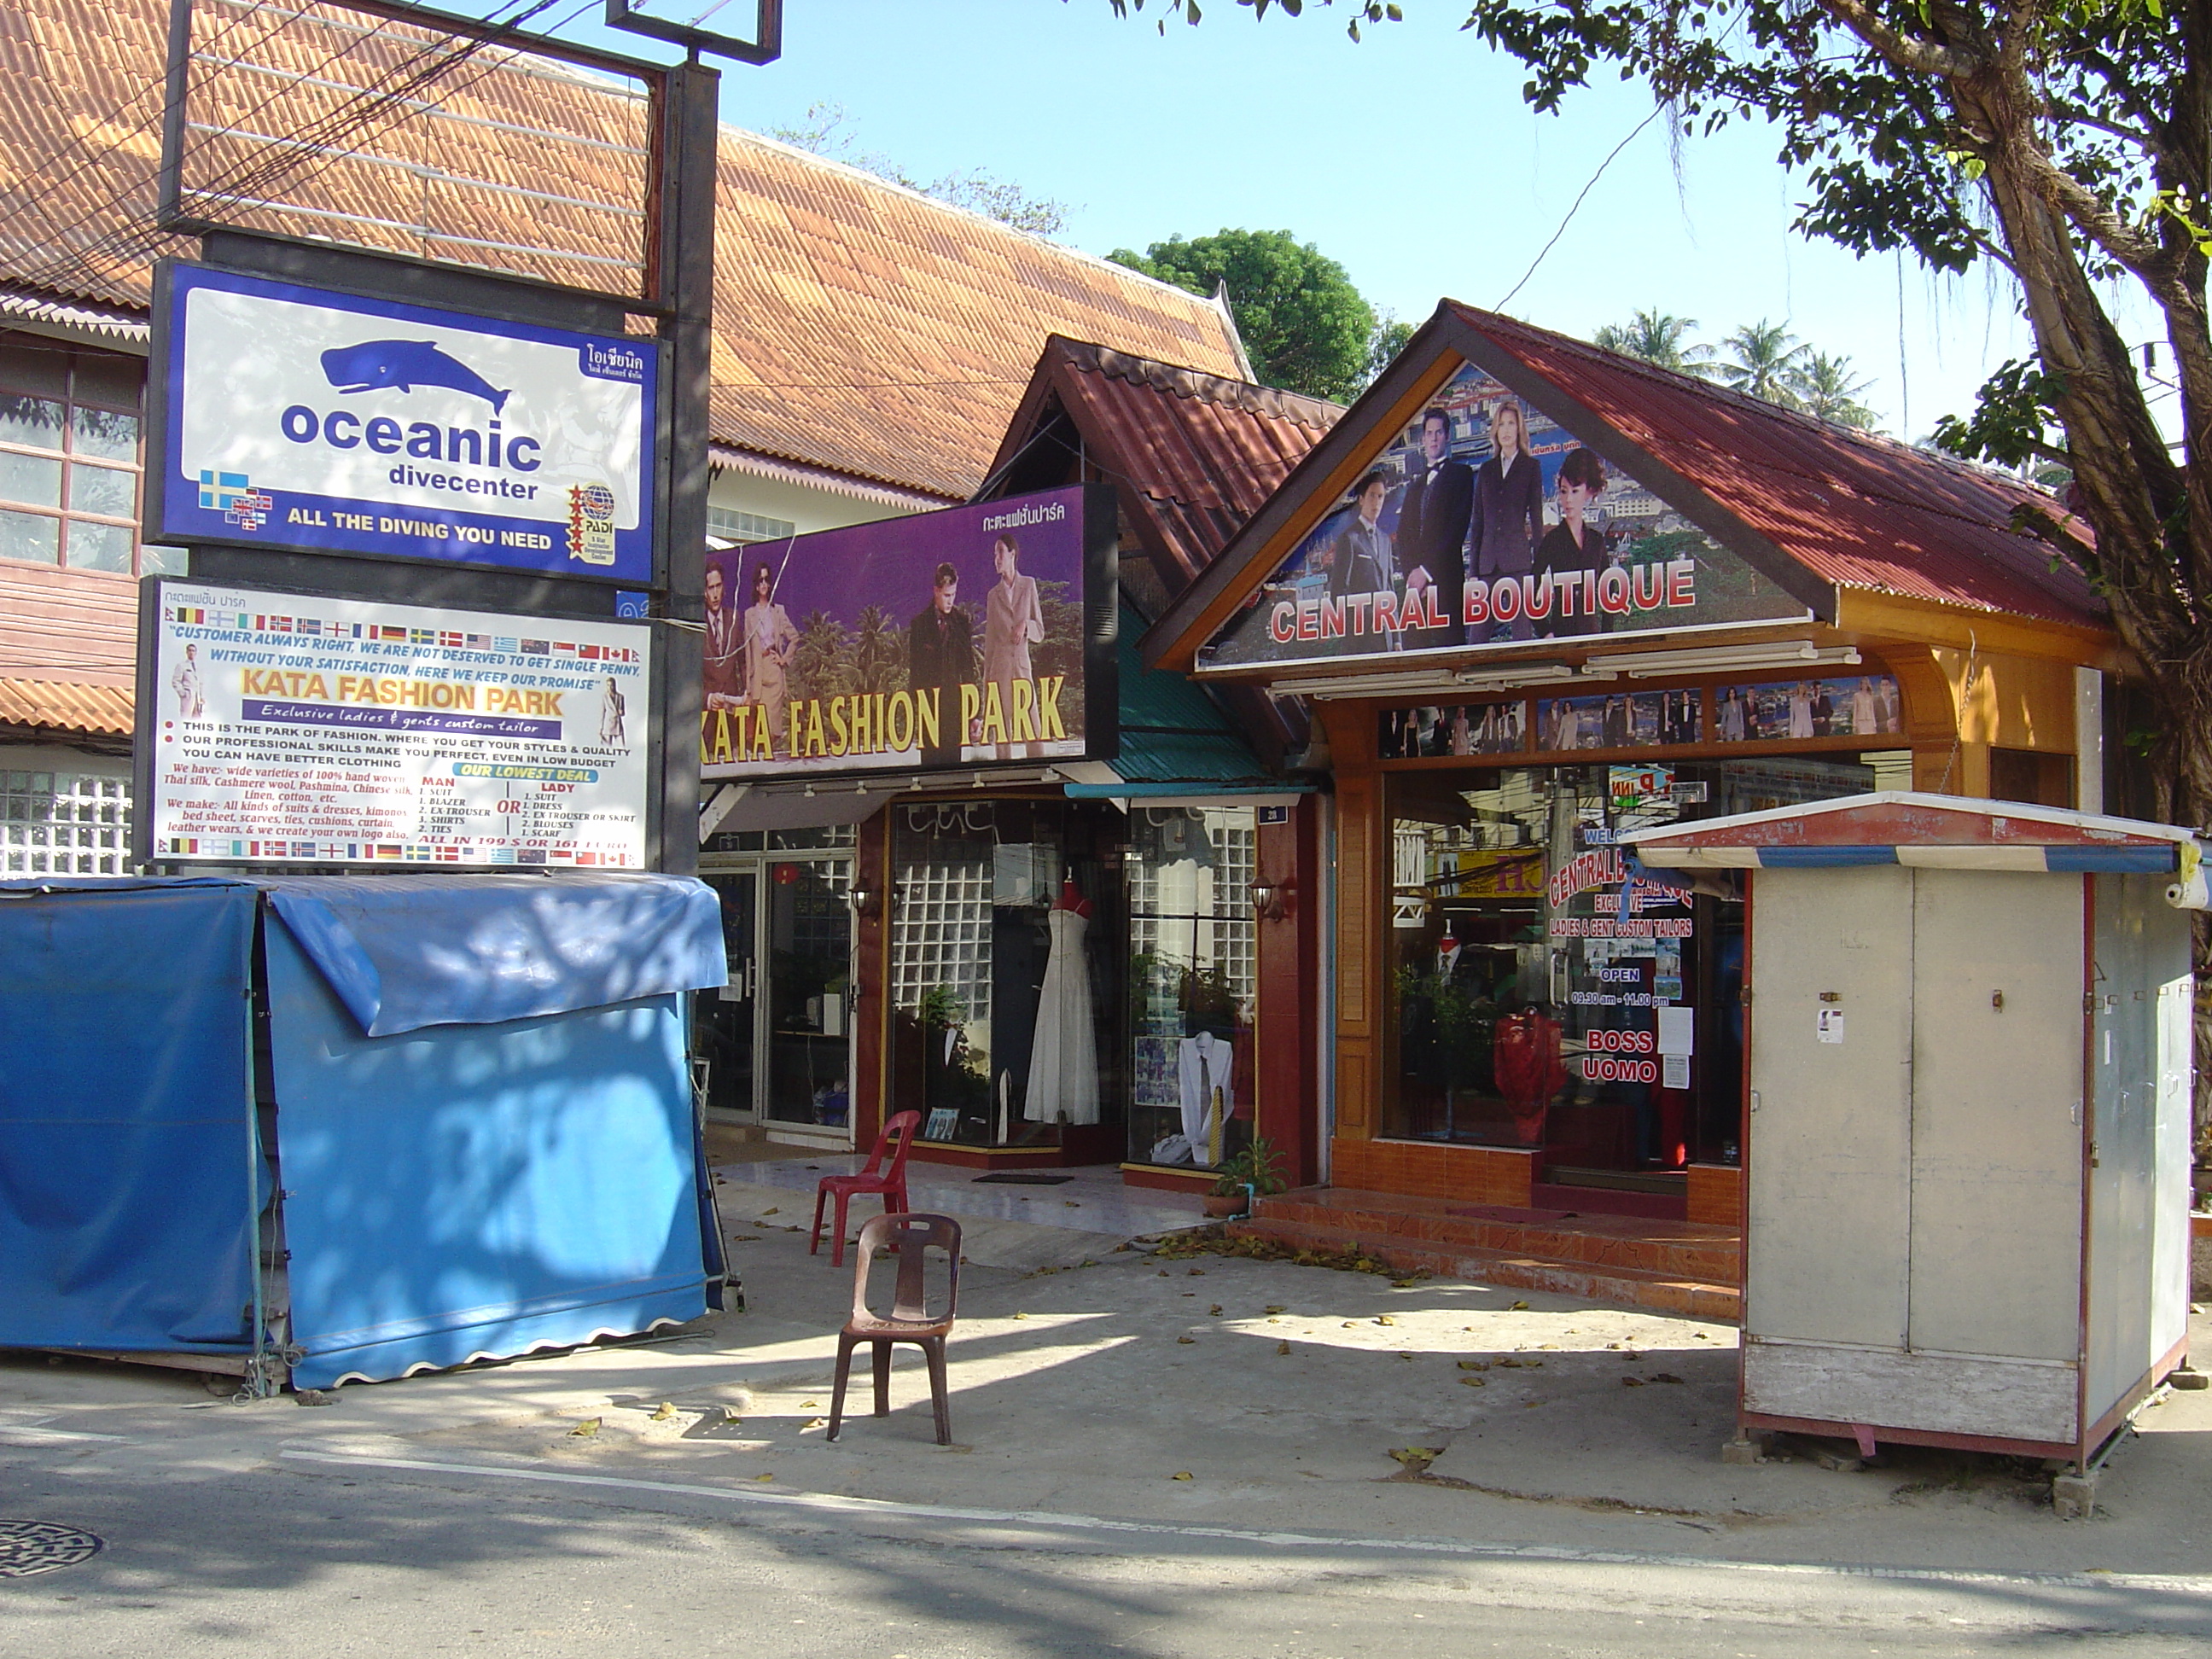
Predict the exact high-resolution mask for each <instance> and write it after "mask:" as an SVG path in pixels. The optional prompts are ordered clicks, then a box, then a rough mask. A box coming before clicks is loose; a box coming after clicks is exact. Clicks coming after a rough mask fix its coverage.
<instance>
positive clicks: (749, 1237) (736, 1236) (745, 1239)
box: [730, 1233, 761, 1244]
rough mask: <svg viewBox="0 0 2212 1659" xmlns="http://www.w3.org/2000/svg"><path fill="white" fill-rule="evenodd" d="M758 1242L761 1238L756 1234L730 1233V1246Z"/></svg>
mask: <svg viewBox="0 0 2212 1659" xmlns="http://www.w3.org/2000/svg"><path fill="white" fill-rule="evenodd" d="M760 1242H761V1236H760V1235H759V1234H758V1233H732V1234H731V1235H730V1243H732V1244H757V1243H760Z"/></svg>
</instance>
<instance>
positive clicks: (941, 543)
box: [699, 484, 1118, 779]
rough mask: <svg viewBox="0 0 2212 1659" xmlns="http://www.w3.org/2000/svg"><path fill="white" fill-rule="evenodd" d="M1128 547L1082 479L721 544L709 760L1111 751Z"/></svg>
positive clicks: (714, 582)
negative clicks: (773, 538)
mask: <svg viewBox="0 0 2212 1659" xmlns="http://www.w3.org/2000/svg"><path fill="white" fill-rule="evenodd" d="M1116 574H1117V573H1116V568H1115V504H1114V495H1113V491H1112V489H1110V488H1109V487H1107V486H1105V485H1102V484H1077V485H1072V486H1070V487H1069V488H1067V489H1053V490H1046V491H1043V492H1042V493H1040V494H1038V495H1020V496H1014V497H1011V498H1008V499H1006V500H1003V501H982V502H978V503H976V504H975V505H974V506H970V507H948V508H946V509H945V511H943V512H940V513H916V514H915V515H914V516H912V517H910V518H903V519H885V520H879V521H878V522H876V523H874V524H864V525H853V526H848V527H847V528H845V529H842V530H824V531H819V532H816V533H814V534H812V535H808V536H795V537H793V538H789V539H787V540H785V541H781V542H757V543H754V544H750V545H749V546H745V547H738V548H731V549H727V550H710V551H709V552H708V555H707V575H706V594H705V597H706V615H707V639H706V669H705V685H704V690H705V696H704V699H703V702H702V709H701V714H700V728H699V770H700V775H701V776H702V777H705V778H708V779H733V778H748V779H749V778H771V777H780V776H810V777H811V776H817V775H829V776H837V775H847V776H849V775H854V774H858V773H871V772H898V771H915V770H921V769H930V768H950V767H956V766H957V767H960V768H963V769H966V768H970V767H982V766H997V765H1021V764H1030V765H1034V764H1035V763H1037V762H1040V761H1053V760H1110V759H1111V758H1113V757H1114V756H1115V753H1116V752H1117V751H1118V738H1117V726H1116V721H1115V715H1116V712H1117V708H1118V687H1117V683H1116V672H1115V626H1116V617H1115V580H1116Z"/></svg>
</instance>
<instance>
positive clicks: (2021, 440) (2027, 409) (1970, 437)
mask: <svg viewBox="0 0 2212 1659" xmlns="http://www.w3.org/2000/svg"><path fill="white" fill-rule="evenodd" d="M2065 389H2066V383H2065V382H2064V381H2063V380H2061V379H2060V378H2059V377H2058V376H2057V375H2055V374H2045V372H2044V371H2043V369H2042V368H2039V366H2038V365H2036V364H2034V363H2030V362H2021V360H2020V359H2018V358H2015V359H2014V360H2013V361H2012V362H2008V363H2007V364H2005V365H2004V367H2002V368H2000V369H1998V370H1997V371H1996V373H1995V374H1992V375H1990V378H1989V379H1988V380H1984V382H1983V383H1982V389H1981V392H1980V395H1979V396H1978V398H1976V399H1975V401H1974V412H1973V414H1972V415H1971V416H1968V417H1967V418H1966V419H1965V420H1963V421H1962V420H1960V418H1959V417H1958V416H1955V415H1946V416H1944V417H1943V418H1942V420H1940V421H1938V422H1936V447H1937V448H1938V449H1943V450H1948V451H1949V452H1950V453H1952V454H1954V455H1957V456H1960V457H1962V458H1964V459H1967V460H1992V461H1996V463H1998V464H1999V465H2002V466H2014V467H2017V466H2025V465H2027V464H2028V463H2029V462H2030V461H2031V460H2033V459H2037V458H2039V457H2041V458H2045V459H2063V451H2062V450H2060V449H2058V448H2057V447H2055V446H2054V445H2053V444H2052V443H2051V432H2052V431H2053V429H2054V428H2056V427H2057V424H2058V412H2057V403H2058V398H2059V394H2060V393H2062V392H2064V391H2065Z"/></svg>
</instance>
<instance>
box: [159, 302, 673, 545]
mask: <svg viewBox="0 0 2212 1659" xmlns="http://www.w3.org/2000/svg"><path fill="white" fill-rule="evenodd" d="M155 319H156V321H155V326H156V329H157V330H158V331H159V337H158V338H157V339H156V342H155V358H154V360H155V363H156V364H157V365H158V366H159V367H160V369H161V374H160V377H159V379H158V380H157V386H158V391H157V397H158V398H159V400H160V402H161V409H160V411H159V418H158V420H157V422H156V424H155V430H156V433H157V435H158V444H157V448H158V450H159V453H158V454H157V455H156V456H155V458H154V463H153V465H149V471H148V477H149V486H150V497H151V499H150V500H149V515H148V516H149V526H148V532H147V534H148V537H149V539H156V540H168V541H175V542H181V543H185V544H192V543H207V542H220V543H230V544H240V545H248V546H264V547H271V548H281V549H289V550H305V551H317V552H331V553H354V554H360V553H368V554H381V555H386V556H399V557H404V558H414V559H433V560H438V561H441V562H452V563H458V564H477V565H495V566H501V567H504V568H512V569H520V570H534V571H541V572H548V573H556V574H562V575H570V576H606V577H613V578H617V579H620V580H636V581H641V580H649V579H650V577H651V575H652V574H653V545H652V544H653V418H654V404H655V398H656V396H657V389H658V383H659V346H658V345H657V344H656V343H654V342H653V341H651V340H645V339H632V338H625V337H608V336H598V335H589V334H579V333H574V332H572V331H568V330H564V329H556V328H548V327H543V326H539V325H533V324H527V323H514V322H507V321H505V320H501V319H493V318H485V317H475V316H464V315H461V314H459V313H453V312H447V311H438V310H433V309H430V308H428V307H422V306H416V305H408V304H403V303H400V302H397V301H387V300H377V299H370V298H367V297H364V296H362V295H353V294H343V293H338V292H336V291H333V290H331V289H321V288H309V287H304V286H302V285H301V284H299V283H284V282H275V281H271V280H269V279H267V278H264V277H260V276H247V275H244V274H241V273H240V272H236V271H229V270H217V269H215V268H212V267H210V266H205V265H197V264H184V263H180V262H169V263H167V264H164V265H163V266H162V268H161V281H160V292H159V293H158V294H157V295H156V299H155Z"/></svg>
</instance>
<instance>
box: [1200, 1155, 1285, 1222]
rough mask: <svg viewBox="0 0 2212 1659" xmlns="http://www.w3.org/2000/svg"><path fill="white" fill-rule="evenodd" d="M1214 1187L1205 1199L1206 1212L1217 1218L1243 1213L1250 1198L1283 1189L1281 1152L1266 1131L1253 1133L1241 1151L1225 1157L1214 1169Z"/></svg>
mask: <svg viewBox="0 0 2212 1659" xmlns="http://www.w3.org/2000/svg"><path fill="white" fill-rule="evenodd" d="M1214 1175H1215V1176H1216V1179H1215V1181H1214V1183H1213V1190H1212V1191H1211V1192H1209V1193H1208V1194H1206V1198H1205V1200H1204V1203H1205V1206H1206V1214H1208V1215H1210V1216H1212V1217H1214V1218H1217V1219H1225V1218H1228V1217H1230V1216H1235V1215H1242V1214H1243V1213H1244V1212H1245V1209H1246V1208H1247V1206H1248V1205H1249V1202H1250V1199H1248V1197H1247V1196H1246V1194H1245V1190H1244V1189H1245V1188H1247V1187H1249V1188H1251V1189H1252V1190H1251V1194H1250V1198H1266V1197H1267V1196H1268V1195H1269V1194H1273V1193H1279V1192H1281V1191H1283V1190H1284V1189H1285V1185H1286V1183H1285V1182H1284V1180H1283V1159H1282V1155H1281V1154H1280V1153H1279V1152H1276V1150H1275V1148H1274V1146H1273V1144H1272V1143H1271V1142H1270V1141H1269V1140H1268V1139H1267V1137H1266V1136H1265V1135H1254V1136H1253V1137H1252V1139H1251V1143H1250V1144H1249V1146H1246V1147H1245V1148H1244V1149H1243V1151H1242V1152H1235V1153H1232V1154H1231V1156H1229V1157H1228V1158H1224V1159H1223V1160H1222V1162H1221V1164H1220V1165H1219V1167H1218V1169H1216V1170H1215V1171H1214Z"/></svg>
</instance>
